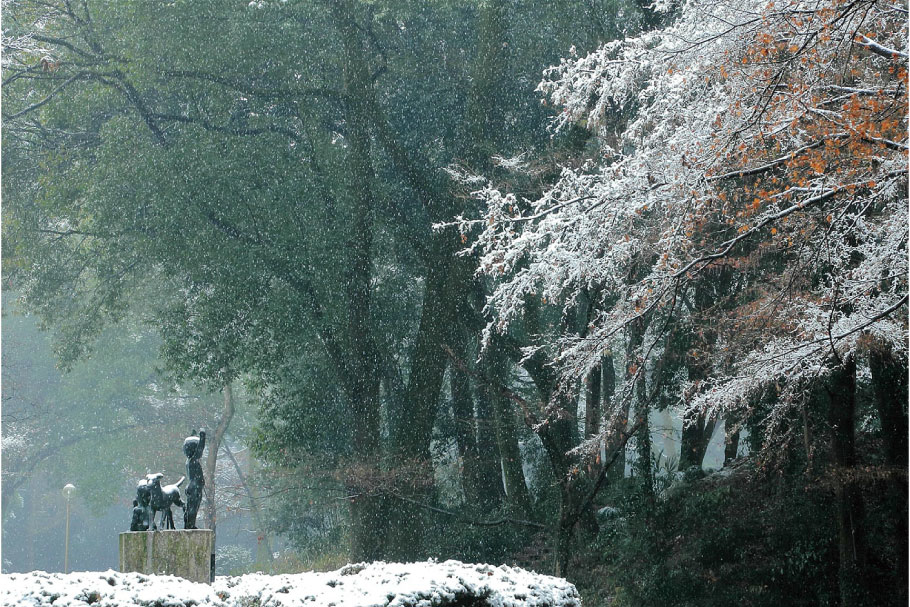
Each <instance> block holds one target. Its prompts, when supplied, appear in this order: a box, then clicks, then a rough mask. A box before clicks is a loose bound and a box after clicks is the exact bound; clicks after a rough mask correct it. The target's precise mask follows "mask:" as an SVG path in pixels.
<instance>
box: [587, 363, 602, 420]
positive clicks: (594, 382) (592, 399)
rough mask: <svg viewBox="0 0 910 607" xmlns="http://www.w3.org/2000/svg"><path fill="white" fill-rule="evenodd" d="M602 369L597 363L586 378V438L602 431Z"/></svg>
mask: <svg viewBox="0 0 910 607" xmlns="http://www.w3.org/2000/svg"><path fill="white" fill-rule="evenodd" d="M601 376H602V371H601V367H600V365H597V366H596V367H594V368H593V369H591V372H590V373H589V374H588V377H587V379H586V380H585V388H586V390H585V438H591V437H592V436H594V435H595V434H597V433H598V432H600V417H601V415H602V412H601V401H600V392H601V390H600V384H601Z"/></svg>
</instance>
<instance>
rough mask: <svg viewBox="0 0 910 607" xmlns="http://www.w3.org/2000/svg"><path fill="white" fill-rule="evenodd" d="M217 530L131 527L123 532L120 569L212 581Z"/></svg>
mask: <svg viewBox="0 0 910 607" xmlns="http://www.w3.org/2000/svg"><path fill="white" fill-rule="evenodd" d="M214 549H215V532H214V531H212V530H211V529H168V530H166V531H127V532H125V533H121V534H120V571H122V572H124V573H125V572H128V571H136V572H138V573H151V574H157V575H176V576H178V577H182V578H184V579H187V580H190V581H191V582H202V583H205V584H208V583H210V582H211V581H212V559H211V554H213V552H214Z"/></svg>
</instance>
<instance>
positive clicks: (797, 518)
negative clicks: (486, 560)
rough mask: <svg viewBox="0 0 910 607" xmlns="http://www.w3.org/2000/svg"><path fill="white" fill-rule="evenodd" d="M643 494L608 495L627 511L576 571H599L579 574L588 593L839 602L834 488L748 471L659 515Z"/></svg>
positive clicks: (705, 482) (675, 494) (689, 488)
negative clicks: (833, 500) (832, 492)
mask: <svg viewBox="0 0 910 607" xmlns="http://www.w3.org/2000/svg"><path fill="white" fill-rule="evenodd" d="M636 494H637V492H635V491H629V490H628V488H623V487H617V488H616V489H615V492H614V493H613V494H611V495H610V496H608V497H609V498H611V499H613V500H615V503H616V505H617V511H616V512H615V513H614V514H613V516H612V517H610V518H609V519H608V520H606V521H604V524H603V526H602V530H601V533H600V535H599V537H598V539H597V541H596V542H595V543H594V544H593V545H592V546H591V547H590V548H588V549H586V551H585V552H586V554H585V556H583V557H581V560H580V561H579V563H578V564H577V565H576V569H586V567H585V563H592V570H591V571H585V572H584V573H581V572H580V573H579V574H578V575H579V576H581V579H580V580H579V581H578V583H579V585H580V587H581V588H582V591H583V594H590V595H591V596H592V597H599V599H600V600H606V598H607V597H610V598H611V599H612V600H613V602H612V603H611V604H614V605H629V606H632V605H634V606H636V607H637V606H645V605H692V606H696V605H697V606H710V605H730V604H748V605H756V606H761V605H767V606H769V607H770V606H776V605H835V604H837V603H838V601H839V598H838V591H837V571H838V556H837V543H836V533H837V530H836V525H835V522H834V521H835V519H834V516H833V509H834V505H833V504H832V499H831V497H832V496H831V490H830V489H829V488H828V487H827V486H826V485H824V484H819V483H817V482H815V483H807V482H806V480H805V478H800V477H786V478H776V479H775V478H771V479H769V478H767V477H759V476H757V475H756V474H755V472H754V471H752V470H751V469H750V467H749V464H748V463H741V464H740V465H739V466H737V467H736V468H735V469H734V470H733V471H732V472H731V471H730V469H727V470H725V471H724V472H722V473H714V474H711V475H708V476H707V477H705V478H703V479H695V480H691V481H680V482H679V483H677V484H675V485H674V486H672V487H671V488H670V489H668V490H667V491H665V492H664V494H663V496H662V497H660V498H659V499H658V500H657V502H656V503H655V504H654V505H653V506H649V505H648V504H646V503H644V502H642V501H641V500H639V499H636V498H635V495H636ZM885 520H886V518H882V519H879V521H885ZM874 533H875V534H876V536H877V540H878V541H879V542H882V543H883V544H885V545H891V544H894V543H895V542H896V541H897V538H895V537H894V536H890V537H889V536H888V535H887V529H885V528H883V527H881V522H879V523H877V524H876V525H875V526H874ZM604 578H606V579H608V580H610V582H609V583H608V584H604V583H603V580H604ZM890 583H892V584H896V583H899V582H898V580H897V579H892V580H890ZM592 602H593V604H601V603H599V602H598V600H597V599H595V600H593V601H589V603H588V604H591V603H592Z"/></svg>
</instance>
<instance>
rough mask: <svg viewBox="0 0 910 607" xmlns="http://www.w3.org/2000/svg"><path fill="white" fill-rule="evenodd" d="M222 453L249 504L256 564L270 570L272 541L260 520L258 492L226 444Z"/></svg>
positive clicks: (260, 511)
mask: <svg viewBox="0 0 910 607" xmlns="http://www.w3.org/2000/svg"><path fill="white" fill-rule="evenodd" d="M224 452H225V453H226V454H227V456H228V459H230V460H231V464H233V466H234V471H235V472H237V478H238V479H239V480H240V485H241V486H242V487H243V492H244V493H246V498H247V501H248V502H249V503H250V517H251V518H252V519H253V525H254V526H255V528H256V533H257V538H256V539H257V548H256V563H257V564H262V563H266V564H269V568H270V569H271V562H272V539H271V534H270V533H269V531H268V529H267V528H266V526H265V522H264V521H263V519H262V508H260V505H259V495H258V491H256V488H255V487H253V486H252V485H251V484H250V483H249V482H248V479H247V475H246V474H244V472H243V470H242V469H241V468H240V463H239V462H238V461H237V458H236V457H234V453H233V452H232V451H231V449H230V447H228V446H227V444H225V445H224ZM251 461H252V460H251Z"/></svg>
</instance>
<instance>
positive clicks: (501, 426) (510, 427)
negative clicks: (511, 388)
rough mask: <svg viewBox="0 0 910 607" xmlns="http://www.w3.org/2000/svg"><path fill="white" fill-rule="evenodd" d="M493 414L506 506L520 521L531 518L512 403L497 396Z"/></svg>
mask: <svg viewBox="0 0 910 607" xmlns="http://www.w3.org/2000/svg"><path fill="white" fill-rule="evenodd" d="M493 410H494V417H495V420H496V442H497V443H498V446H499V455H500V457H501V458H502V479H503V484H504V485H505V491H506V503H507V504H508V506H509V509H510V510H511V511H512V512H513V513H514V514H515V515H516V516H518V517H519V518H530V516H531V496H530V494H529V493H528V485H527V483H526V482H525V475H524V469H523V467H522V459H521V450H520V449H519V447H518V433H517V432H516V429H515V421H516V420H515V412H514V410H513V409H512V403H511V402H509V401H508V400H507V399H505V398H504V397H503V396H501V395H498V394H497V395H495V396H494V397H493Z"/></svg>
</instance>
